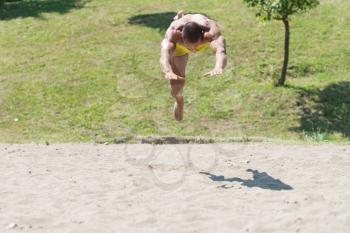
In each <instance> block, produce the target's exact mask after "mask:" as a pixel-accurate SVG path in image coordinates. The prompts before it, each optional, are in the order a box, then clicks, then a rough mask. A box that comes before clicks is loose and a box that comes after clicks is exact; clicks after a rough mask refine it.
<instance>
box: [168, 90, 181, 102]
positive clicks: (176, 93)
mask: <svg viewBox="0 0 350 233" xmlns="http://www.w3.org/2000/svg"><path fill="white" fill-rule="evenodd" d="M171 95H172V96H173V97H174V98H175V99H176V100H178V101H180V100H183V95H182V90H171Z"/></svg>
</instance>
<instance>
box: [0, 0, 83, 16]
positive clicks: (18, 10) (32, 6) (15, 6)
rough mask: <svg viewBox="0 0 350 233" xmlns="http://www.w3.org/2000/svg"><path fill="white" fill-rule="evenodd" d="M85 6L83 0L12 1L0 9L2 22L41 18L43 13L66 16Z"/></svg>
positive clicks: (5, 3) (3, 4)
mask: <svg viewBox="0 0 350 233" xmlns="http://www.w3.org/2000/svg"><path fill="white" fill-rule="evenodd" d="M83 6H84V1H81V0H12V1H8V0H7V1H4V2H3V3H2V5H1V7H0V20H11V19H15V18H18V17H20V18H22V17H39V18H42V15H41V14H42V13H53V12H56V13H59V14H65V13H68V12H69V11H70V10H72V9H79V8H82V7H83Z"/></svg>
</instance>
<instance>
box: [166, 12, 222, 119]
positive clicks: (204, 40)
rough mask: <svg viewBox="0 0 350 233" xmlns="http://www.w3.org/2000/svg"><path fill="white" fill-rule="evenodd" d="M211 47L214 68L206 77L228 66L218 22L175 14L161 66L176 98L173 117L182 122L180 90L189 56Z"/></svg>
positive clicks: (200, 17) (198, 15) (182, 85)
mask: <svg viewBox="0 0 350 233" xmlns="http://www.w3.org/2000/svg"><path fill="white" fill-rule="evenodd" d="M207 46H210V47H211V48H212V49H213V51H214V52H215V55H216V63H215V67H214V69H212V70H211V71H209V72H208V73H206V74H205V75H206V76H207V75H208V76H214V75H218V74H221V73H222V72H223V69H224V68H225V66H226V63H227V56H226V47H225V39H224V37H223V36H222V35H221V34H220V31H219V27H218V25H217V23H216V22H215V21H214V20H212V19H209V18H208V17H206V16H204V15H201V14H184V13H183V12H179V13H177V15H176V17H175V18H174V21H173V22H172V23H171V24H170V26H169V28H168V29H167V31H166V33H165V37H164V39H163V41H162V43H161V57H160V64H161V67H162V71H163V73H164V75H165V78H166V79H168V80H170V86H171V95H172V96H173V97H174V98H175V100H176V101H175V106H174V116H175V119H176V120H178V121H181V120H182V119H183V108H184V98H183V88H184V84H185V73H186V72H185V71H186V64H187V60H188V54H189V53H192V52H193V53H194V52H198V51H201V50H203V49H204V48H206V47H207Z"/></svg>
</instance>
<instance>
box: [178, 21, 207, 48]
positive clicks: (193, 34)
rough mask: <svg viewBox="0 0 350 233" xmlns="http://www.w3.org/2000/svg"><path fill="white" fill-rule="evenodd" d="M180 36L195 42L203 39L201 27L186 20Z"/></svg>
mask: <svg viewBox="0 0 350 233" xmlns="http://www.w3.org/2000/svg"><path fill="white" fill-rule="evenodd" d="M182 36H183V39H184V40H185V41H188V42H190V43H196V42H197V41H199V40H202V39H203V28H202V27H201V26H200V25H199V24H198V23H195V22H188V23H186V24H185V26H184V27H183V29H182Z"/></svg>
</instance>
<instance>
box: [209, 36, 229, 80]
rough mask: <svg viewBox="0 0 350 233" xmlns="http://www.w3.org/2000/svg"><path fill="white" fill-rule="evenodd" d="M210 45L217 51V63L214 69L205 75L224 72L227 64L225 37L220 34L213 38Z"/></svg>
mask: <svg viewBox="0 0 350 233" xmlns="http://www.w3.org/2000/svg"><path fill="white" fill-rule="evenodd" d="M210 47H211V48H212V49H213V50H214V52H215V58H216V63H215V67H214V69H212V70H211V71H209V72H208V73H206V74H205V75H210V76H214V75H218V74H222V72H223V70H224V68H225V67H226V64H227V55H226V43H225V38H224V37H223V36H222V35H219V36H218V37H217V38H216V39H215V40H213V41H212V42H211V43H210Z"/></svg>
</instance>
